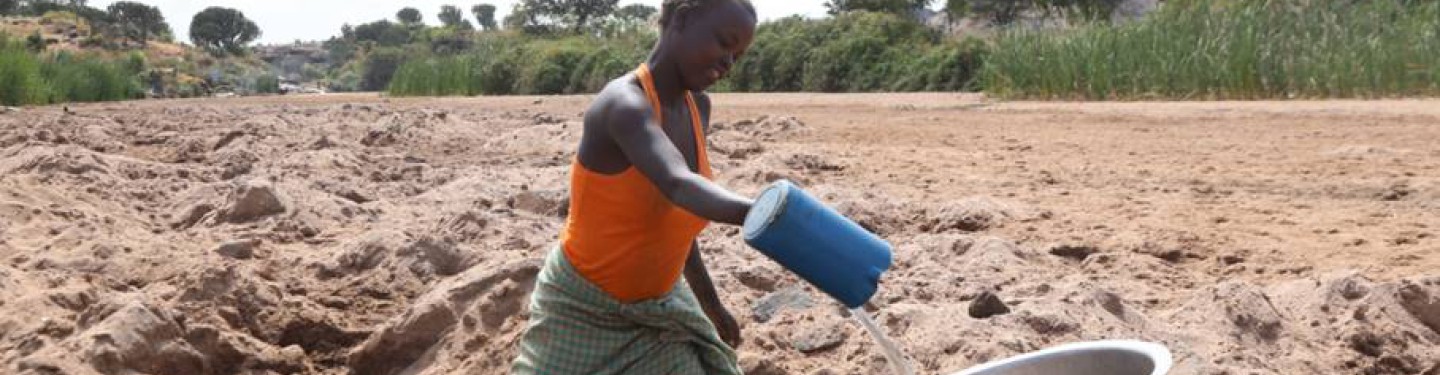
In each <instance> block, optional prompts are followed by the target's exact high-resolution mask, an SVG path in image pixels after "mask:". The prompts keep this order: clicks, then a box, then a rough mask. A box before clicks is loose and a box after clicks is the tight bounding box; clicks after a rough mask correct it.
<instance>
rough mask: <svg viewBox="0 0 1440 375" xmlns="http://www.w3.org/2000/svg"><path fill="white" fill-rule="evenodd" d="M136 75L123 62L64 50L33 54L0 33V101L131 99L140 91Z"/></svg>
mask: <svg viewBox="0 0 1440 375" xmlns="http://www.w3.org/2000/svg"><path fill="white" fill-rule="evenodd" d="M140 69H144V67H143V66H141V67H140ZM138 74H139V71H138V70H135V69H134V68H133V67H132V66H130V64H129V63H127V62H126V61H112V60H106V59H103V58H100V57H95V56H86V55H73V54H70V53H68V52H61V53H57V54H54V55H50V56H41V55H36V54H34V53H31V52H30V51H28V50H27V49H26V48H25V46H24V45H23V44H21V43H16V42H10V41H9V39H8V38H6V37H5V36H3V35H0V104H4V105H12V106H13V105H29V104H51V103H63V102H90V101H108V100H124V99H131V98H135V97H138V96H139V95H140V93H141V90H140V85H139V82H138V80H137V76H138Z"/></svg>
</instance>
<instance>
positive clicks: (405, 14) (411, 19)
mask: <svg viewBox="0 0 1440 375" xmlns="http://www.w3.org/2000/svg"><path fill="white" fill-rule="evenodd" d="M395 19H397V20H400V23H401V24H404V25H418V24H420V23H421V22H423V21H424V16H423V15H421V14H420V10H419V9H415V8H411V7H405V8H404V9H400V11H399V12H396V13H395Z"/></svg>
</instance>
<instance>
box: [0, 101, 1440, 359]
mask: <svg viewBox="0 0 1440 375" xmlns="http://www.w3.org/2000/svg"><path fill="white" fill-rule="evenodd" d="M588 100H589V98H588V97H582V96H576V97H506V98H481V99H403V100H402V99H383V98H379V97H375V96H373V95H369V96H366V95H331V96H321V97H299V98H296V97H283V98H281V97H275V98H253V99H231V100H180V101H148V102H130V103H118V104H115V103H111V104H90V105H77V106H71V107H70V108H69V109H68V112H67V110H66V109H64V108H61V107H44V108H30V109H23V110H21V111H18V112H11V113H5V114H0V373H6V374H11V373H14V374H92V373H103V374H134V373H146V374H164V375H169V374H177V375H178V374H291V373H321V374H343V373H353V374H461V373H464V374H496V373H503V372H504V371H505V370H506V369H507V368H508V364H509V362H510V360H511V359H512V358H513V356H514V350H515V343H516V341H517V339H518V337H519V333H520V332H521V330H522V329H523V327H524V325H525V321H526V315H525V309H524V304H525V302H526V298H527V296H528V293H529V289H530V286H531V285H532V282H533V279H534V275H535V272H536V271H537V269H538V266H539V259H540V257H541V256H543V254H544V252H545V251H546V250H547V248H548V247H549V246H551V245H552V244H553V243H554V241H555V238H556V236H557V233H558V231H559V229H560V226H561V224H562V220H563V219H562V218H561V215H562V214H563V212H564V209H565V207H566V193H565V191H566V188H567V187H566V184H565V182H566V181H568V180H567V176H566V173H567V167H568V161H569V160H570V159H569V158H570V155H571V153H572V150H573V148H574V144H575V142H576V139H577V136H578V134H577V130H578V127H579V126H578V121H579V115H580V112H581V111H582V110H583V109H584V108H585V104H586V103H587V101H588ZM715 103H716V108H717V109H716V113H715V118H714V121H713V126H712V128H711V129H710V133H711V134H710V140H711V145H710V147H711V150H712V155H713V156H712V159H713V163H714V167H715V169H716V170H717V172H718V173H719V176H718V178H717V180H718V181H720V182H721V183H723V184H724V185H725V186H728V187H730V188H732V189H735V190H737V191H739V192H742V193H744V194H754V193H756V192H758V191H759V189H761V188H762V187H763V186H765V185H766V184H767V183H768V182H769V181H772V180H775V179H777V178H789V179H792V180H795V181H797V182H798V183H800V184H802V186H805V187H806V188H807V189H808V190H810V191H811V192H812V193H813V194H815V195H817V196H819V197H821V198H822V199H824V200H826V201H827V202H830V203H831V204H833V205H835V206H836V207H837V208H839V209H840V210H842V211H843V212H845V213H846V214H848V215H851V216H852V217H854V218H856V219H857V220H858V221H860V222H861V223H862V225H864V226H866V227H868V228H870V229H872V230H874V231H876V232H877V233H879V234H881V235H882V236H883V237H885V238H886V239H888V240H890V241H891V242H892V243H894V245H895V248H896V254H895V257H896V266H895V267H894V268H893V269H892V271H891V272H890V273H888V274H887V275H886V276H885V278H884V280H883V283H882V286H881V291H880V292H879V293H878V294H877V296H876V297H875V298H874V299H873V301H872V303H871V304H870V305H869V306H867V307H868V309H869V311H871V312H872V313H874V314H877V315H878V317H877V320H878V321H879V322H880V323H882V324H883V325H884V326H885V327H886V329H887V330H889V331H891V332H892V333H893V334H894V336H895V338H896V340H897V341H898V342H900V343H901V344H902V345H903V346H904V348H905V350H906V351H908V352H909V354H910V356H911V357H912V358H913V359H914V361H915V363H916V367H917V368H919V369H920V370H922V371H923V372H924V373H927V374H944V373H950V372H954V371H959V370H962V369H964V368H967V367H969V366H972V365H975V364H978V363H981V362H984V361H988V360H994V359H999V358H1003V357H1007V356H1010V355H1014V354H1018V353H1022V352H1027V351H1032V350H1037V349H1040V348H1044V347H1048V346H1053V345H1058V344H1062V343H1067V342H1075V341H1083V340H1097V339H1120V338H1127V339H1142V340H1149V341H1155V342H1160V343H1164V344H1166V345H1167V346H1169V347H1170V349H1171V350H1172V351H1173V352H1174V353H1175V356H1176V360H1177V367H1176V369H1175V371H1174V372H1173V373H1174V374H1424V375H1436V374H1440V271H1437V269H1440V239H1437V238H1436V234H1437V230H1440V229H1437V228H1435V227H1436V226H1440V170H1437V169H1440V101H1435V100H1398V101H1331V102H1198V103H1197V102H1186V103H1154V102H1146V103H1028V102H993V101H989V100H986V99H984V98H982V97H979V96H975V95H955V94H905V95H810V94H804V95H801V94H786V95H716V96H715ZM701 241H702V247H704V248H705V254H706V256H707V258H708V259H707V260H708V262H709V264H710V267H711V272H712V274H713V275H714V276H715V277H716V278H717V283H718V285H719V287H720V288H721V289H722V290H721V293H722V295H723V298H724V299H725V301H726V303H727V305H728V306H729V308H730V309H731V311H732V312H734V313H735V315H736V316H737V318H739V320H740V322H741V325H742V327H743V329H744V333H743V335H744V339H745V343H744V344H743V345H742V346H741V347H740V348H739V351H740V353H741V364H742V365H743V366H744V367H745V368H746V370H747V371H748V372H750V373H755V374H880V373H884V371H885V369H886V367H885V366H886V364H885V360H884V359H883V357H882V356H881V354H880V351H879V350H878V349H877V347H876V346H875V345H874V344H873V343H872V342H871V340H870V339H869V337H868V336H865V333H864V331H862V330H861V329H860V328H859V327H858V326H856V325H855V324H853V322H852V321H851V320H849V319H848V318H847V317H846V316H844V315H843V314H842V312H841V308H840V307H839V305H838V304H837V303H835V302H833V301H831V300H829V299H828V298H827V297H825V296H824V295H823V294H820V293H818V292H816V291H814V290H813V289H810V288H809V287H807V286H806V285H804V284H803V283H802V282H800V281H798V280H797V279H796V278H794V277H793V276H790V275H788V274H787V273H786V272H785V271H784V270H783V269H781V268H780V267H778V266H777V265H776V264H774V263H773V262H771V261H769V260H768V259H767V258H765V257H764V256H763V255H760V254H758V253H757V252H755V251H754V250H750V249H749V248H748V247H746V246H744V245H743V243H742V242H741V240H740V238H739V235H738V231H737V230H736V229H735V228H729V227H723V226H714V227H712V228H711V229H709V230H708V231H707V232H706V233H705V234H704V235H703V237H702V240H701Z"/></svg>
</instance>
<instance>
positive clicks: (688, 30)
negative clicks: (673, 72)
mask: <svg viewBox="0 0 1440 375" xmlns="http://www.w3.org/2000/svg"><path fill="white" fill-rule="evenodd" d="M674 22H676V23H677V24H676V25H672V26H671V28H672V29H674V30H673V32H674V33H675V34H672V36H676V37H678V38H676V39H675V42H676V43H677V44H676V45H675V47H676V49H677V50H678V51H680V52H679V54H680V56H678V60H679V63H680V77H681V79H682V80H684V84H685V88H686V89H689V90H692V91H701V90H705V89H707V88H709V87H710V86H712V85H714V84H715V83H716V82H719V81H720V80H721V79H723V78H725V76H726V75H727V74H729V72H730V68H732V67H734V66H735V63H736V62H737V61H739V60H740V57H741V56H742V55H744V54H745V50H746V49H748V48H750V42H751V41H753V40H754V38H755V16H753V15H751V14H750V11H748V10H746V9H745V7H744V6H743V5H740V3H739V2H736V1H720V2H718V3H715V4H711V5H709V6H708V7H704V8H700V9H694V10H692V11H691V12H689V13H687V14H684V15H682V17H680V18H679V19H676V20H674Z"/></svg>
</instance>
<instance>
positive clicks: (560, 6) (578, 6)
mask: <svg viewBox="0 0 1440 375" xmlns="http://www.w3.org/2000/svg"><path fill="white" fill-rule="evenodd" d="M618 2H619V0H523V1H522V2H521V3H520V4H519V5H517V7H520V6H523V7H524V8H525V9H526V10H527V11H528V16H529V18H530V21H531V22H530V24H531V25H534V24H537V23H540V24H547V25H552V26H555V27H559V28H564V29H569V30H571V31H572V32H575V33H582V32H586V31H588V30H590V29H592V27H593V26H594V24H597V23H599V22H601V21H603V20H604V19H605V17H608V16H610V14H611V13H614V12H615V6H616V4H617V3H618ZM507 20H508V18H507Z"/></svg>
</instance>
